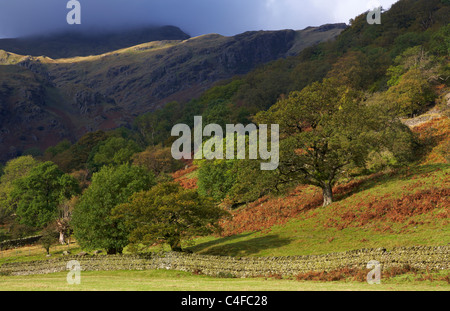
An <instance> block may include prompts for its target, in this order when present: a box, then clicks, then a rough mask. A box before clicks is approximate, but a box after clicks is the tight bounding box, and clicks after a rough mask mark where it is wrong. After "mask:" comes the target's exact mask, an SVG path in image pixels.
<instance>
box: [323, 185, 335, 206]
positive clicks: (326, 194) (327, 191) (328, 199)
mask: <svg viewBox="0 0 450 311" xmlns="http://www.w3.org/2000/svg"><path fill="white" fill-rule="evenodd" d="M322 192H323V206H328V205H330V204H331V203H333V188H332V187H331V185H330V184H326V185H325V186H323V187H322Z"/></svg>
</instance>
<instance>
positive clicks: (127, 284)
mask: <svg viewBox="0 0 450 311" xmlns="http://www.w3.org/2000/svg"><path fill="white" fill-rule="evenodd" d="M66 276H67V274H66V273H55V274H48V275H32V276H7V277H5V276H1V277H0V290H1V291H114V290H119V291H372V290H374V291H378V290H379V291H411V290H415V291H417V290H420V291H449V290H450V285H449V284H448V283H447V282H443V281H433V282H431V281H417V280H414V277H413V276H412V275H403V276H400V277H396V278H392V279H387V280H383V279H382V281H381V284H378V285H377V284H373V285H370V284H367V283H363V282H345V281H340V282H315V281H296V280H284V279H283V280H279V279H264V278H251V279H223V278H213V277H207V276H199V275H193V274H190V273H185V272H178V271H165V270H154V271H108V272H106V271H105V272H81V284H79V285H76V284H74V285H69V284H68V283H67V281H66Z"/></svg>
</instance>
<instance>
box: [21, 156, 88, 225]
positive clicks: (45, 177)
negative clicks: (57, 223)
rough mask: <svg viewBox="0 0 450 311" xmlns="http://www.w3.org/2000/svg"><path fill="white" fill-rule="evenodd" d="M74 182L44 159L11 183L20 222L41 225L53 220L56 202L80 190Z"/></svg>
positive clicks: (55, 212) (55, 214)
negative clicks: (25, 174)
mask: <svg viewBox="0 0 450 311" xmlns="http://www.w3.org/2000/svg"><path fill="white" fill-rule="evenodd" d="M79 191H80V190H79V185H78V183H77V181H76V180H75V179H74V178H73V177H71V176H69V175H67V174H64V173H63V172H62V171H61V170H60V169H59V168H58V166H57V165H56V164H54V163H52V162H44V163H41V164H39V165H37V166H36V167H34V168H33V169H32V170H31V171H30V173H29V174H28V175H27V176H25V177H23V178H21V179H19V180H17V181H15V182H14V190H13V193H12V196H13V198H14V199H15V200H17V211H16V214H17V217H18V219H19V221H20V223H22V224H25V225H28V226H31V227H36V228H42V227H44V226H45V225H47V224H48V223H50V222H51V221H53V220H55V219H56V217H57V216H58V215H57V211H58V206H59V204H60V203H61V202H62V201H63V200H64V199H68V198H71V197H72V196H73V195H76V194H78V193H79Z"/></svg>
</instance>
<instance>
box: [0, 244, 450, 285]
mask: <svg viewBox="0 0 450 311" xmlns="http://www.w3.org/2000/svg"><path fill="white" fill-rule="evenodd" d="M70 260H78V261H79V262H80V265H81V270H82V271H111V270H153V269H167V270H178V271H187V272H196V273H202V274H205V275H211V276H218V277H239V278H242V277H259V276H270V275H274V274H277V275H282V276H296V275H298V274H299V273H303V272H309V271H331V270H335V269H340V268H344V267H349V268H360V269H364V268H366V266H367V263H368V262H369V261H371V260H376V261H378V262H380V264H381V266H382V269H388V268H392V267H402V266H405V265H409V266H410V267H412V268H416V269H420V270H423V269H429V270H450V246H437V247H428V246H418V247H409V248H406V247H400V248H395V249H392V250H390V251H386V250H384V249H362V250H355V251H348V252H342V253H332V254H327V255H308V256H290V257H242V258H239V257H226V256H208V255H199V254H186V253H173V252H170V253H159V254H156V253H155V254H151V255H113V256H106V255H104V256H84V257H77V256H70V257H61V258H55V259H49V260H43V261H34V262H22V263H5V264H3V265H2V266H1V267H0V274H2V275H31V274H47V273H55V272H63V271H66V264H67V262H69V261H70Z"/></svg>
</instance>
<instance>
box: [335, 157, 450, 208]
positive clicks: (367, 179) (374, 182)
mask: <svg viewBox="0 0 450 311" xmlns="http://www.w3.org/2000/svg"><path fill="white" fill-rule="evenodd" d="M446 166H447V167H448V165H446V164H429V165H420V166H417V165H412V166H409V167H403V168H400V169H397V170H393V171H391V172H379V173H374V174H372V175H369V176H364V177H362V178H361V179H359V180H354V181H352V182H350V183H348V184H341V185H338V186H337V187H336V188H335V189H334V191H335V192H336V193H335V201H341V200H344V199H346V198H348V197H350V196H352V195H354V194H356V193H358V192H363V191H365V190H369V189H372V188H375V187H377V186H379V185H382V184H385V183H388V182H398V181H405V180H410V179H412V178H413V177H414V176H420V175H423V174H429V173H433V172H436V171H438V170H442V169H445V168H446Z"/></svg>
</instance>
